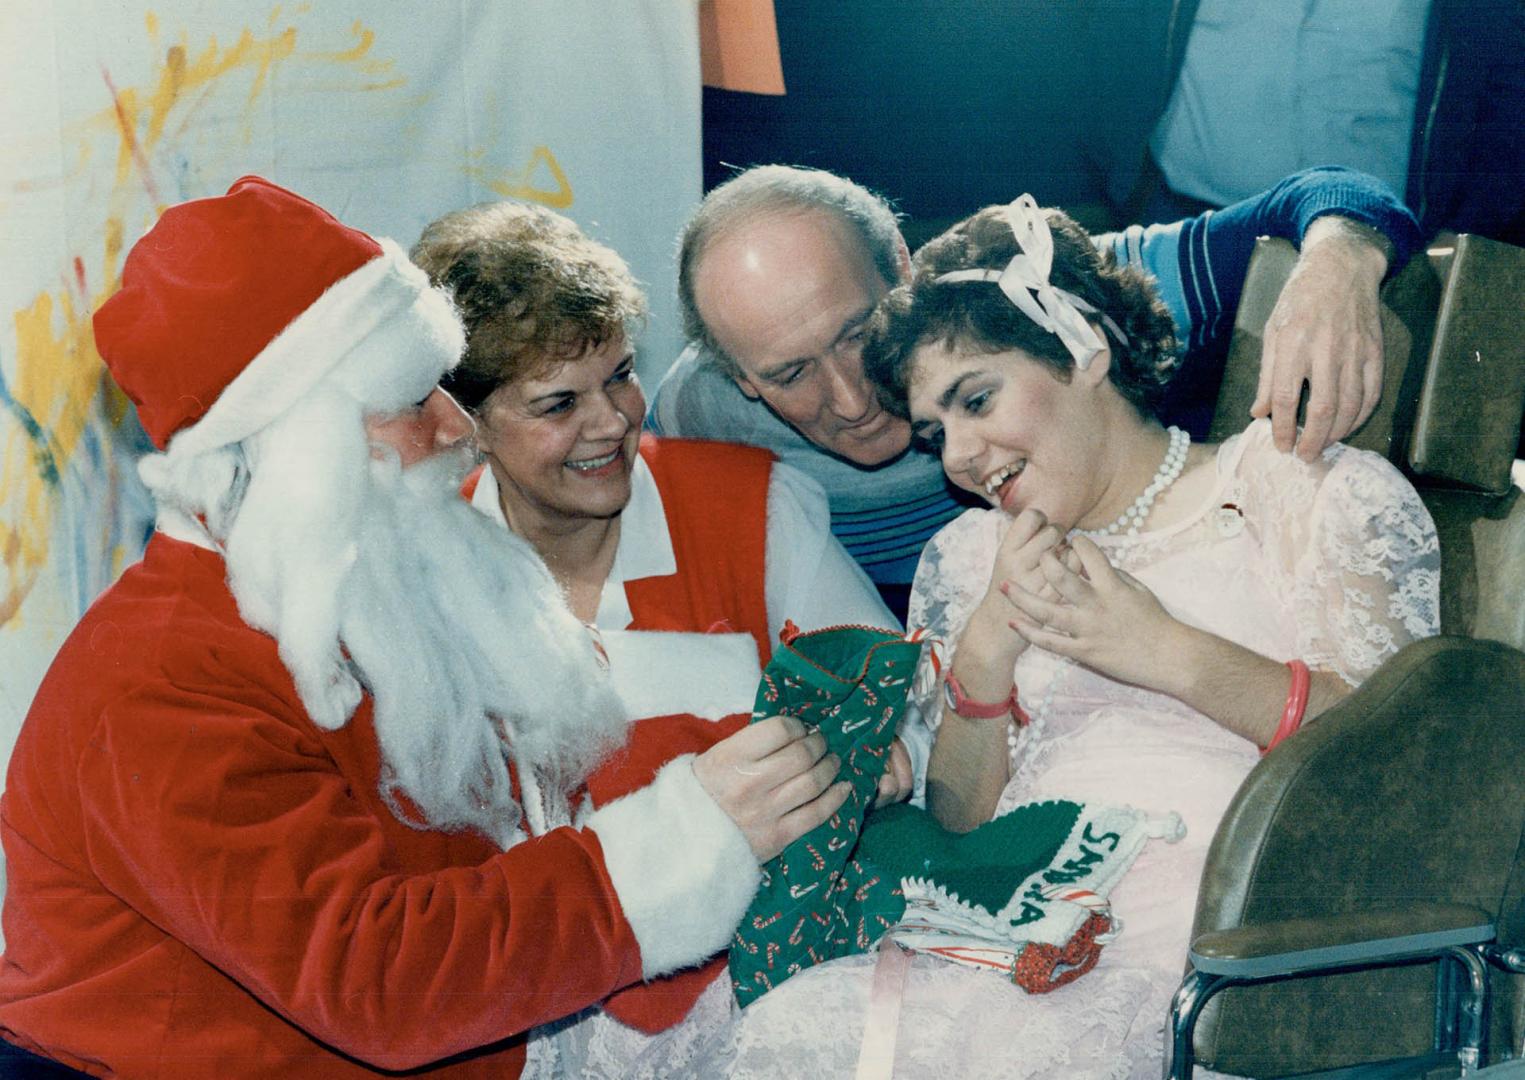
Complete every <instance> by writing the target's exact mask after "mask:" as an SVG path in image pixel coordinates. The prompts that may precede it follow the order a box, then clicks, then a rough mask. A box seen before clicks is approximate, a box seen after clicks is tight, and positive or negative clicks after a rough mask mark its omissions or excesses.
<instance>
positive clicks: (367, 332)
mask: <svg viewBox="0 0 1525 1080" xmlns="http://www.w3.org/2000/svg"><path fill="white" fill-rule="evenodd" d="M95 341H96V347H97V348H98V349H99V350H100V354H101V356H102V357H103V358H104V359H105V361H106V366H107V367H108V368H110V370H111V373H112V375H113V376H114V377H115V378H116V381H117V383H118V384H119V385H120V386H121V387H122V389H123V390H124V391H125V392H126V394H127V396H128V397H129V398H131V399H132V400H133V402H134V403H135V404H136V405H137V407H138V419H139V420H140V421H141V422H142V424H143V428H144V430H145V431H147V432H148V436H149V438H151V439H152V440H153V442H154V445H155V446H157V447H158V448H159V449H161V450H163V449H165V448H166V447H168V446H170V444H171V440H173V447H172V449H173V450H174V452H175V454H176V455H180V454H194V453H200V452H203V451H207V450H213V449H216V448H218V447H221V446H226V445H229V444H230V443H236V442H240V441H242V440H243V439H245V438H247V437H248V436H250V435H252V434H253V433H255V432H256V431H259V430H260V429H261V428H263V427H264V426H265V425H267V424H269V423H270V422H271V421H273V420H274V419H276V418H277V417H279V416H280V415H281V414H282V413H284V412H285V411H286V410H287V409H289V408H290V407H291V406H292V405H293V404H294V403H296V402H297V401H299V400H301V399H302V397H303V396H304V395H305V394H307V393H308V392H309V391H310V390H311V389H312V388H313V387H315V386H316V385H317V384H318V383H319V382H320V381H321V380H322V379H323V378H324V377H325V376H326V375H327V374H329V373H330V372H331V371H333V369H334V368H335V367H337V366H338V364H339V363H340V361H341V360H343V359H344V358H345V357H346V356H349V355H351V354H352V353H353V352H355V350H356V349H357V348H358V347H361V346H362V345H363V346H364V349H365V353H366V370H365V373H364V383H365V393H366V400H365V401H364V403H363V404H365V405H366V406H367V407H368V408H370V409H374V410H375V411H378V412H386V411H394V410H397V409H401V408H404V407H405V406H407V405H410V404H412V403H414V402H416V401H418V400H420V399H421V398H423V397H425V396H427V395H428V393H429V390H430V388H431V387H433V386H434V385H435V383H437V382H438V381H439V378H440V376H441V375H443V374H444V373H445V372H446V371H448V370H449V369H450V368H451V367H453V366H454V365H455V364H456V362H457V361H458V360H459V358H460V354H461V350H462V346H463V343H464V337H463V332H462V330H461V325H460V321H459V319H458V318H457V317H456V315H455V312H454V309H453V308H452V306H451V304H450V301H449V299H448V298H447V297H446V296H445V294H444V293H442V292H440V291H439V290H437V289H434V288H432V287H431V286H430V285H429V281H428V278H427V276H426V275H425V274H424V273H423V271H421V270H419V269H418V268H417V267H416V266H414V265H413V264H412V263H411V262H409V261H408V258H407V256H406V255H405V254H404V253H403V251H402V249H401V248H399V247H398V246H397V245H396V244H394V243H392V242H391V241H390V240H376V239H372V238H371V237H369V236H367V235H366V234H365V233H363V232H360V231H359V230H357V229H352V228H349V227H348V226H346V225H344V224H342V223H340V222H339V221H338V220H337V219H336V218H334V217H333V215H331V214H329V213H328V212H327V211H326V210H324V209H322V208H321V207H319V206H316V205H315V204H313V203H311V202H308V201H307V200H306V199H304V198H302V197H301V196H299V195H295V194H293V193H292V192H290V191H287V190H285V189H284V188H281V187H278V186H276V185H275V184H272V183H270V182H269V181H268V180H262V179H260V178H259V177H257V176H246V177H244V178H243V179H241V180H239V181H237V182H236V183H234V185H233V186H232V187H231V188H229V189H228V193H227V194H226V195H223V196H221V197H219V198H212V199H198V200H195V201H193V202H187V203H182V204H180V205H179V206H174V207H171V208H170V209H168V210H166V211H165V212H164V214H163V215H162V216H161V217H160V218H159V220H158V222H157V223H156V224H155V225H154V227H153V228H152V229H150V230H149V232H148V233H147V234H146V235H145V236H144V237H143V239H141V240H140V241H138V243H137V244H136V245H134V247H133V249H132V250H131V251H130V252H129V253H128V255H127V260H126V263H125V265H124V266H123V269H122V287H121V289H120V290H119V291H118V292H117V293H116V294H115V295H113V296H112V297H111V298H110V299H109V300H107V301H106V303H104V304H103V305H101V308H100V310H99V311H97V312H96V314H95Z"/></svg>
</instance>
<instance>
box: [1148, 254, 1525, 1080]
mask: <svg viewBox="0 0 1525 1080" xmlns="http://www.w3.org/2000/svg"><path fill="white" fill-rule="evenodd" d="M1295 258H1296V255H1295V253H1294V252H1293V250H1292V249H1291V247H1290V246H1289V245H1287V244H1285V243H1284V242H1282V241H1270V240H1262V241H1261V242H1260V248H1259V249H1258V250H1257V252H1256V255H1255V258H1254V260H1253V261H1252V263H1251V267H1250V272H1249V277H1248V279H1247V281H1246V288H1245V298H1244V301H1243V302H1242V304H1241V307H1240V312H1239V317H1238V320H1237V324H1236V327H1235V336H1234V341H1233V344H1232V346H1231V348H1230V355H1229V361H1228V367H1227V370H1226V374H1225V380H1224V387H1223V391H1222V393H1221V395H1220V397H1219V402H1218V410H1217V414H1216V415H1217V418H1218V419H1217V420H1216V421H1215V424H1214V431H1213V435H1214V437H1216V438H1222V437H1225V436H1227V435H1229V434H1231V433H1232V432H1233V431H1236V430H1238V429H1239V428H1241V427H1243V426H1244V424H1245V422H1246V421H1247V420H1248V410H1249V404H1250V402H1251V400H1253V397H1254V392H1255V383H1256V377H1257V372H1258V369H1259V355H1260V336H1261V328H1262V327H1263V326H1264V324H1265V322H1266V319H1267V317H1268V316H1269V314H1270V311H1271V308H1272V306H1273V305H1274V303H1275V299H1276V296H1277V294H1278V293H1279V292H1280V289H1281V286H1282V284H1283V283H1284V282H1285V280H1286V277H1287V274H1288V273H1289V272H1290V269H1291V267H1292V264H1293V262H1294V261H1295ZM1383 304H1384V306H1383V311H1382V319H1383V333H1384V352H1385V370H1384V375H1385V385H1384V392H1383V401H1382V404H1381V405H1380V406H1379V408H1378V409H1377V411H1376V412H1375V413H1374V414H1373V416H1372V418H1371V419H1370V420H1369V421H1368V422H1367V423H1366V424H1365V425H1364V426H1363V427H1362V429H1361V430H1360V431H1359V432H1357V433H1356V434H1355V436H1354V437H1353V438H1352V439H1350V440H1348V441H1350V442H1351V443H1353V444H1354V445H1357V446H1362V447H1364V448H1366V449H1371V450H1375V451H1377V452H1379V453H1382V454H1383V455H1385V456H1386V457H1388V458H1389V460H1391V461H1393V462H1394V463H1395V464H1397V465H1398V466H1399V467H1400V468H1402V469H1403V470H1404V471H1405V473H1406V474H1407V475H1408V476H1409V477H1410V479H1411V480H1413V481H1414V483H1415V485H1416V487H1418V488H1419V490H1420V493H1421V495H1422V497H1423V498H1424V500H1425V502H1426V504H1427V505H1428V506H1429V508H1430V511H1431V513H1432V514H1433V515H1434V517H1435V520H1436V525H1437V529H1438V531H1439V533H1440V540H1441V560H1442V584H1441V594H1442V599H1441V628H1442V631H1443V633H1444V635H1446V636H1443V637H1439V638H1432V639H1429V640H1426V641H1420V642H1416V643H1415V644H1413V645H1411V646H1409V647H1408V648H1406V649H1404V650H1403V651H1402V652H1400V653H1399V654H1398V655H1396V656H1394V657H1393V658H1392V659H1390V660H1389V661H1388V663H1387V664H1385V665H1384V666H1383V667H1382V668H1381V669H1380V670H1378V671H1377V672H1376V673H1375V674H1373V675H1372V677H1371V678H1370V679H1368V680H1367V682H1366V683H1365V684H1363V685H1362V686H1361V687H1360V688H1359V689H1358V690H1356V691H1355V692H1354V693H1352V694H1351V695H1350V696H1349V697H1348V698H1346V699H1345V700H1344V701H1343V702H1341V703H1340V705H1338V706H1337V707H1336V708H1334V709H1331V710H1330V711H1329V712H1328V713H1326V714H1325V715H1324V716H1323V717H1321V718H1320V719H1319V720H1318V721H1317V722H1316V723H1314V724H1311V725H1309V727H1308V728H1307V729H1305V730H1304V731H1302V732H1300V733H1299V734H1298V735H1297V737H1296V738H1293V739H1290V740H1288V741H1287V742H1286V743H1284V744H1282V746H1280V747H1278V749H1277V750H1276V751H1275V752H1274V753H1271V754H1268V755H1267V756H1266V758H1265V759H1264V760H1263V761H1262V762H1261V763H1260V764H1259V765H1258V766H1257V767H1256V768H1255V769H1254V770H1253V771H1252V772H1251V773H1250V775H1249V777H1248V778H1247V779H1246V781H1245V783H1244V785H1243V787H1242V788H1241V789H1240V791H1239V793H1238V794H1237V795H1236V797H1235V799H1234V802H1233V803H1232V805H1231V806H1230V808H1229V810H1228V813H1227V814H1226V815H1225V817H1224V819H1223V821H1222V823H1221V824H1220V826H1219V828H1218V832H1217V834H1216V835H1215V837H1214V839H1213V843H1212V847H1211V850H1210V851H1209V854H1208V859H1207V865H1206V869H1205V870H1204V872H1203V877H1202V883H1201V888H1200V892H1199V894H1198V900H1197V912H1196V921H1195V925H1194V928H1193V932H1192V947H1191V955H1190V957H1189V966H1188V970H1187V975H1186V978H1185V980H1184V982H1183V984H1182V987H1181V990H1180V991H1179V992H1178V994H1177V996H1176V1002H1175V1005H1174V1006H1173V1008H1172V1012H1171V1017H1170V1021H1169V1023H1168V1024H1167V1029H1166V1043H1167V1046H1166V1055H1167V1060H1166V1076H1167V1077H1189V1076H1190V1075H1191V1073H1192V1068H1193V1065H1194V1064H1199V1065H1203V1066H1207V1067H1210V1068H1212V1069H1214V1070H1216V1071H1220V1072H1225V1073H1231V1074H1235V1075H1240V1076H1251V1077H1281V1076H1293V1075H1302V1074H1316V1075H1321V1076H1327V1077H1331V1078H1333V1077H1340V1078H1352V1080H1353V1078H1355V1077H1379V1076H1383V1077H1385V1076H1456V1075H1459V1074H1464V1073H1469V1072H1470V1071H1472V1070H1473V1069H1475V1068H1476V1067H1477V1066H1478V1065H1479V1063H1481V1062H1486V1061H1489V1060H1492V1061H1499V1060H1502V1059H1504V1058H1508V1057H1512V1056H1513V1057H1517V1056H1519V1054H1520V1050H1519V1047H1520V1039H1521V1036H1522V1035H1525V994H1522V993H1521V992H1520V989H1521V987H1520V985H1519V983H1520V977H1519V976H1518V975H1514V974H1512V973H1511V972H1512V971H1513V970H1521V969H1525V964H1522V961H1525V951H1522V952H1515V951H1513V950H1514V949H1515V947H1517V946H1518V947H1522V949H1525V851H1522V843H1525V653H1522V652H1521V651H1520V649H1521V648H1522V647H1525V603H1522V599H1525V498H1522V496H1521V493H1520V491H1519V490H1517V489H1516V488H1515V487H1514V486H1513V484H1512V483H1511V466H1512V465H1513V461H1514V453H1515V448H1516V447H1517V445H1518V440H1519V436H1520V422H1521V415H1522V413H1525V251H1522V250H1520V249H1518V248H1513V247H1510V246H1508V245H1504V244H1499V243H1496V242H1493V241H1489V240H1485V239H1482V238H1478V237H1472V236H1461V237H1458V238H1457V239H1456V242H1455V243H1454V245H1450V246H1448V247H1445V248H1435V249H1432V250H1431V251H1430V252H1429V253H1428V257H1417V258H1415V259H1414V260H1413V261H1412V262H1411V264H1410V265H1409V266H1408V267H1407V268H1405V269H1404V271H1403V272H1402V273H1401V274H1399V275H1397V276H1396V277H1395V278H1394V279H1393V280H1391V281H1390V282H1388V284H1387V285H1386V286H1385V287H1384V290H1383ZM1490 969H1491V970H1490ZM1490 1047H1491V1053H1490V1051H1489V1048H1490ZM1495 1068H1496V1069H1501V1070H1509V1069H1513V1068H1515V1067H1514V1066H1508V1065H1499V1066H1495ZM1521 1068H1522V1069H1525V1066H1521ZM1487 1071H1488V1072H1493V1071H1494V1069H1489V1070H1487ZM1510 1075H1515V1074H1514V1073H1513V1072H1511V1074H1510ZM1520 1075H1525V1071H1522V1072H1521V1073H1520Z"/></svg>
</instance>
